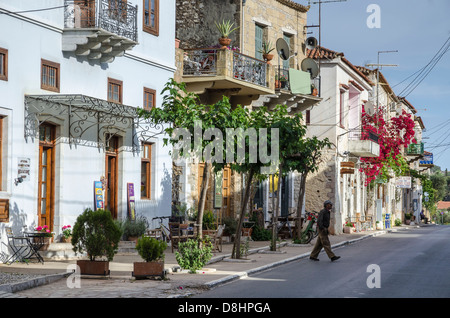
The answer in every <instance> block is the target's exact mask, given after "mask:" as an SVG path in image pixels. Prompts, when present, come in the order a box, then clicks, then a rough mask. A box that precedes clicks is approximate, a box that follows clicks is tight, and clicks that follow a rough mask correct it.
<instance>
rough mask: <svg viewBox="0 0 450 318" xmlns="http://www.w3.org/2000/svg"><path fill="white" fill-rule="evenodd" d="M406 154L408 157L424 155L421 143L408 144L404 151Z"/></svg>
mask: <svg viewBox="0 0 450 318" xmlns="http://www.w3.org/2000/svg"><path fill="white" fill-rule="evenodd" d="M406 153H407V154H408V155H423V153H424V145H423V142H419V143H417V144H410V145H409V146H408V148H407V149H406Z"/></svg>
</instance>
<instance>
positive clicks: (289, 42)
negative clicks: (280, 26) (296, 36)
mask: <svg viewBox="0 0 450 318" xmlns="http://www.w3.org/2000/svg"><path fill="white" fill-rule="evenodd" d="M283 38H284V40H285V41H286V43H287V44H288V45H289V50H291V37H290V36H289V35H286V34H283ZM290 54H291V52H288V55H290ZM283 69H285V70H289V60H283Z"/></svg>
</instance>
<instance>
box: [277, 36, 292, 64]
mask: <svg viewBox="0 0 450 318" xmlns="http://www.w3.org/2000/svg"><path fill="white" fill-rule="evenodd" d="M276 47H277V52H278V55H279V56H280V57H281V59H282V60H288V59H289V45H288V44H287V42H286V41H285V40H284V39H282V38H279V39H278V40H277V43H276Z"/></svg>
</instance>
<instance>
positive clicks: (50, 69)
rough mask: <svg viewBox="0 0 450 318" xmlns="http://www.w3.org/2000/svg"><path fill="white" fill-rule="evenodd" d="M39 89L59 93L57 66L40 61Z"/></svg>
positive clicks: (56, 64)
mask: <svg viewBox="0 0 450 318" xmlns="http://www.w3.org/2000/svg"><path fill="white" fill-rule="evenodd" d="M41 88H42V89H45V90H48V91H52V92H57V93H59V64H58V63H54V62H50V61H46V60H41Z"/></svg>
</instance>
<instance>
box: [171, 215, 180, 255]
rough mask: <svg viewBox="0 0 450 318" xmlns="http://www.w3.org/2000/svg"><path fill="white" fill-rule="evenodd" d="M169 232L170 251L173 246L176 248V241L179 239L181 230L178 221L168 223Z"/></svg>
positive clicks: (178, 241)
mask: <svg viewBox="0 0 450 318" xmlns="http://www.w3.org/2000/svg"><path fill="white" fill-rule="evenodd" d="M169 232H170V233H169V234H170V243H171V245H172V253H173V250H174V248H178V243H180V239H181V230H180V223H178V222H170V223H169Z"/></svg>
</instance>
